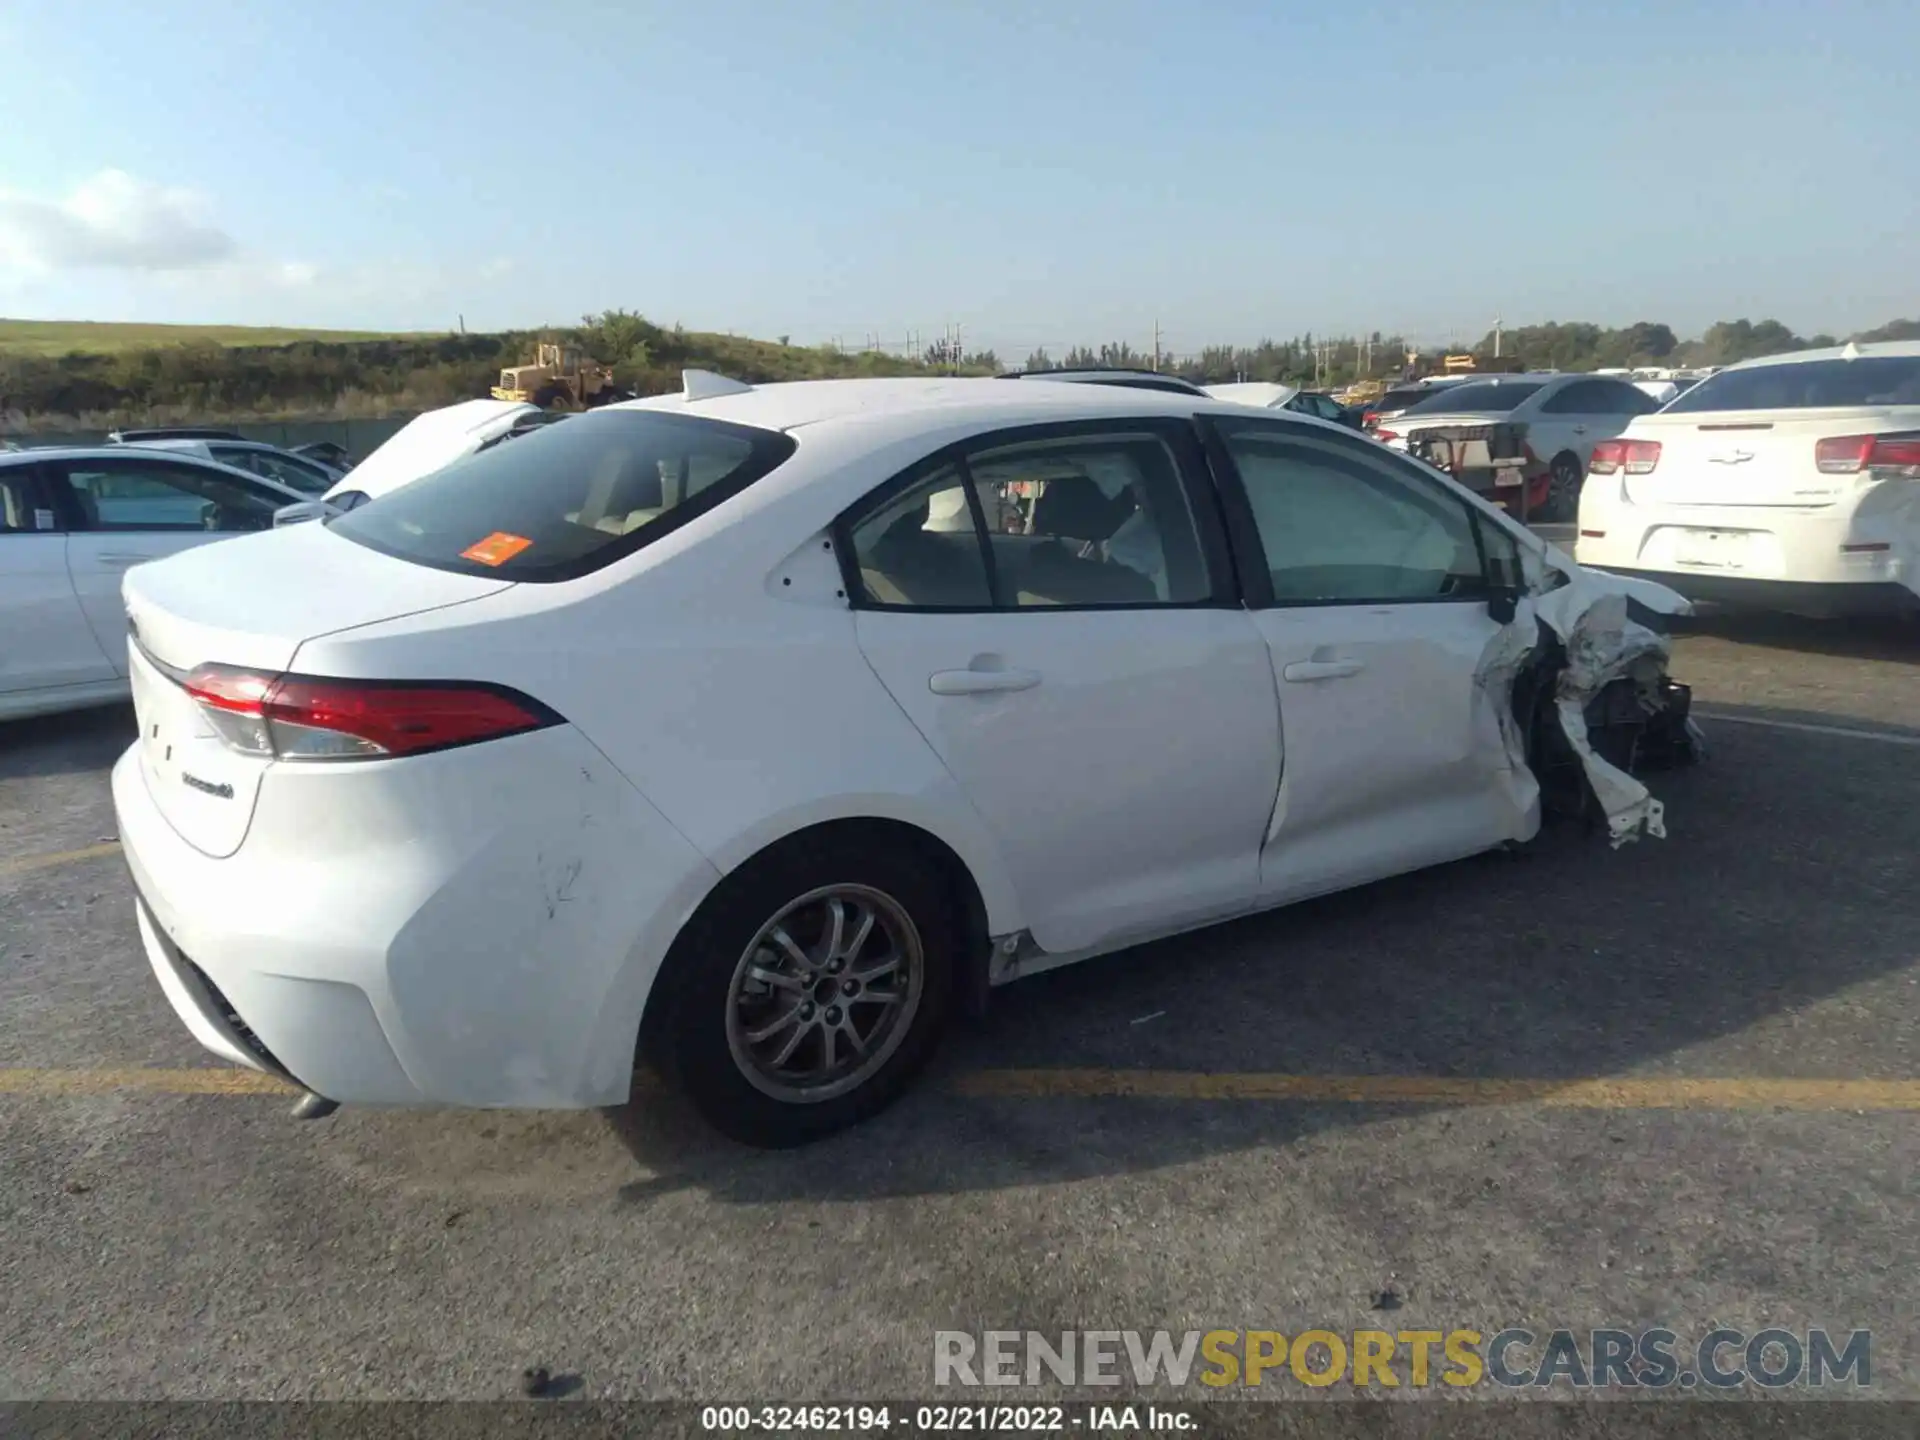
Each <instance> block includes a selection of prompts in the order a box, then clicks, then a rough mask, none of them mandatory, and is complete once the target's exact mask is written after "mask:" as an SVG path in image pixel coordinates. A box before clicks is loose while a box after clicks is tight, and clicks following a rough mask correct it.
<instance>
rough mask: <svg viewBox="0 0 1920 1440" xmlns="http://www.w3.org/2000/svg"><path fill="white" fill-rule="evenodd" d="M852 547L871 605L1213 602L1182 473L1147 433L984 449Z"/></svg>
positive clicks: (886, 513) (888, 510)
mask: <svg viewBox="0 0 1920 1440" xmlns="http://www.w3.org/2000/svg"><path fill="white" fill-rule="evenodd" d="M969 485H971V487H972V491H973V502H974V503H973V504H971V505H970V504H969V503H968V486H969ZM976 514H977V515H978V517H979V520H978V521H976V518H975V517H976ZM979 523H984V524H985V526H986V531H987V533H986V535H985V537H984V538H985V553H984V554H983V553H982V536H981V533H980V530H979ZM852 538H853V547H852V548H853V555H854V560H855V563H856V565H857V566H858V569H859V572H860V583H861V588H862V590H863V591H864V592H865V595H866V598H867V599H868V600H869V601H870V602H871V603H874V604H878V605H909V606H916V607H926V608H933V609H984V608H987V607H989V606H992V607H995V608H999V609H1031V608H1044V607H1060V606H1072V607H1107V606H1127V605H1188V604H1198V603H1201V602H1203V601H1206V600H1208V599H1209V598H1211V596H1212V594H1213V582H1212V580H1211V577H1210V575H1209V572H1208V569H1207V564H1206V561H1205V558H1204V556H1203V554H1202V550H1201V544H1200V538H1199V533H1198V529H1197V527H1196V524H1195V521H1194V516H1193V512H1192V510H1191V509H1190V507H1189V504H1188V498H1187V489H1186V485H1185V482H1184V481H1183V480H1182V478H1181V473H1180V466H1179V461H1178V459H1177V458H1176V456H1175V454H1174V452H1173V450H1172V449H1171V448H1170V447H1169V444H1168V442H1167V441H1166V440H1165V439H1163V438H1162V437H1161V436H1160V435H1159V434H1156V433H1154V432H1152V431H1140V432H1132V431H1116V432H1113V433H1101V434H1087V433H1084V432H1082V433H1075V434H1068V435H1052V436H1045V437H1033V438H1023V439H1021V440H1018V441H1014V442H1012V443H1007V444H1002V445H995V444H992V443H991V442H990V441H989V442H986V443H983V444H981V445H980V446H978V447H977V448H974V449H971V450H969V451H968V452H967V453H966V454H965V455H964V456H963V457H961V458H958V459H955V460H953V461H951V462H949V463H947V464H945V465H943V466H942V467H941V468H940V469H939V470H937V471H936V472H934V473H933V474H932V475H930V476H929V477H928V478H927V479H925V480H923V481H921V482H919V483H918V484H915V485H914V486H912V487H911V488H909V489H908V490H906V491H904V492H903V493H902V494H900V495H898V496H896V497H894V498H892V499H890V500H888V501H887V502H886V503H884V504H883V505H882V506H880V508H879V509H877V510H874V511H871V512H869V513H867V514H865V515H864V516H862V517H861V518H860V519H858V520H857V521H856V522H855V523H854V525H853V535H852ZM989 558H990V559H991V563H992V570H991V573H990V574H989V572H988V570H987V563H988V559H989Z"/></svg>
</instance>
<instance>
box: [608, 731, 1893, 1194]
mask: <svg viewBox="0 0 1920 1440" xmlns="http://www.w3.org/2000/svg"><path fill="white" fill-rule="evenodd" d="M1710 736H1711V740H1712V743H1713V752H1712V754H1713V758H1712V759H1711V760H1710V761H1709V762H1708V763H1707V764H1706V765H1703V766H1701V767H1699V768H1697V769H1693V770H1688V771H1682V772H1675V773H1668V774H1661V775H1656V776H1652V777H1650V781H1651V785H1652V788H1653V789H1654V791H1655V793H1656V794H1657V795H1659V796H1661V797H1662V798H1663V799H1664V800H1665V802H1666V804H1667V807H1668V810H1667V821H1666V823H1667V829H1668V838H1667V839H1665V840H1654V839H1643V840H1640V841H1638V842H1636V843H1633V844H1629V845H1626V846H1624V847H1622V848H1621V849H1619V850H1612V849H1609V847H1608V846H1607V844H1606V841H1605V838H1604V836H1603V835H1599V834H1593V833H1590V832H1585V831H1583V830H1582V828H1581V827H1579V826H1578V825H1574V824H1570V823H1568V822H1564V821H1563V822H1559V823H1556V824H1553V825H1551V826H1550V827H1549V828H1548V829H1547V830H1546V831H1544V832H1543V833H1542V835H1541V837H1540V838H1539V839H1538V840H1537V841H1536V842H1534V844H1533V845H1532V846H1530V847H1529V848H1528V849H1527V850H1526V851H1524V852H1522V853H1521V854H1519V855H1517V856H1509V855H1490V856H1484V857H1480V858H1478V859H1474V860H1468V861H1463V862H1460V863H1457V864H1453V865H1448V866H1442V867H1439V868H1436V869H1431V870H1426V871H1421V872H1418V873H1415V874H1412V875H1406V876H1402V877H1399V878H1397V879H1394V880H1389V881H1385V882H1382V883H1380V884H1376V885H1372V886H1368V887H1365V888H1363V889H1359V890H1354V891H1349V892H1346V893H1344V894H1340V895H1335V896H1330V897H1327V898H1324V899H1321V900H1316V901H1311V902H1307V903H1305V904H1301V905H1295V906H1291V907H1289V908H1287V909H1284V910H1279V911H1274V912H1270V913H1268V914H1265V915H1261V916H1256V917H1251V918H1248V919H1244V920H1239V921H1235V922H1232V923H1230V924H1227V925H1224V926H1219V927H1215V928H1213V929H1210V930H1206V931H1200V932H1195V933H1193V934H1190V935H1186V936H1181V937H1176V938H1174V939H1171V940H1167V941H1162V942H1158V943H1155V944H1151V945H1146V946H1141V947H1139V948H1137V949H1133V950H1130V951H1126V952H1123V953H1121V954H1118V955H1114V956H1110V957H1107V958H1105V959H1101V960H1095V961H1091V962H1088V963H1086V964H1084V965H1078V966H1074V967H1071V968H1068V969H1065V970H1060V971H1056V972H1053V973H1051V974H1046V975H1041V976H1037V977H1035V978H1033V979H1030V980H1026V981H1022V982H1019V983H1017V984H1015V985H1012V986H1009V987H1007V988H1005V989H1003V990H1000V991H997V992H996V993H995V995H994V997H993V1004H992V1008H991V1012H990V1014H989V1015H988V1017H987V1018H986V1019H985V1020H984V1021H983V1022H981V1023H979V1024H976V1025H968V1026H963V1027H961V1028H959V1029H957V1030H956V1031H955V1032H954V1033H953V1034H951V1035H950V1036H949V1037H948V1042H947V1044H946V1046H945V1047H944V1049H943V1052H942V1054H941V1056H940V1057H939V1059H938V1061H937V1063H936V1065H935V1066H934V1068H933V1069H932V1070H931V1071H930V1073H928V1074H927V1075H926V1076H924V1077H923V1078H922V1080H921V1082H920V1083H919V1085H918V1086H917V1087H916V1088H915V1089H914V1091H913V1092H911V1093H910V1094H908V1095H907V1096H906V1097H905V1098H904V1099H903V1100H902V1101H901V1102H900V1103H899V1104H897V1105H896V1106H894V1107H893V1108H892V1109H891V1110H889V1111H888V1112H886V1113H885V1114H883V1115H881V1116H880V1117H878V1118H877V1119H875V1120H873V1121H871V1122H869V1123H867V1124H866V1125H863V1126H861V1127H858V1128H857V1129H855V1130H853V1131H850V1132H847V1133H845V1134H843V1135H840V1136H837V1137H835V1138H833V1139H831V1140H828V1141H825V1142H822V1143H820V1144H817V1145H814V1146H812V1147H809V1148H807V1149H805V1150H797V1151H787V1152H774V1153H759V1152H753V1151H748V1150H744V1149H741V1148H739V1147H736V1146H733V1145H731V1144H729V1143H728V1142H726V1141H723V1140H720V1139H718V1138H716V1137H715V1136H713V1134H712V1133H711V1132H710V1131H708V1130H706V1129H705V1127H704V1126H703V1125H702V1124H701V1123H700V1122H699V1121H698V1120H697V1119H696V1118H694V1117H692V1116H691V1115H690V1114H689V1113H688V1112H687V1110H686V1108H685V1107H684V1105H683V1104H682V1103H681V1102H679V1101H677V1100H671V1099H667V1098H665V1097H662V1096H659V1095H656V1094H647V1095H643V1096H641V1097H639V1098H638V1099H637V1100H636V1101H635V1102H634V1103H632V1104H630V1105H628V1106H626V1107H624V1108H622V1109H621V1110H618V1111H612V1112H608V1113H609V1116H610V1119H611V1121H612V1127H613V1131H614V1133H615V1134H616V1135H617V1136H618V1137H619V1139H620V1141H621V1143H622V1144H623V1145H624V1146H625V1147H626V1149H627V1151H628V1152H629V1153H630V1154H631V1155H632V1156H633V1157H634V1159H635V1160H636V1161H637V1162H638V1163H639V1165H640V1166H641V1167H642V1170H643V1171H644V1172H646V1173H645V1174H644V1175H642V1176H638V1177H636V1178H635V1179H634V1180H633V1181H632V1182H631V1183H628V1184H626V1185H624V1186H622V1187H621V1190H620V1198H621V1199H622V1200H623V1201H624V1202H626V1203H629V1204H635V1205H645V1204H647V1203H649V1202H650V1201H651V1200H652V1199H654V1198H656V1197H659V1196H661V1195H663V1194H667V1193H671V1192H673V1191H677V1190H682V1189H687V1188H697V1189H699V1190H701V1191H704V1192H706V1193H708V1194H710V1195H712V1196H714V1197H715V1198H718V1199H721V1200H723V1201H729V1202H735V1203H740V1204H764V1203H771V1202H773V1201H776V1200H792V1199H795V1198H806V1197H812V1198H816V1199H819V1200H822V1201H851V1200H875V1199H883V1198H887V1197H898V1196H908V1195H925V1194H942V1193H963V1192H972V1191H982V1190H1001V1189H1010V1188H1018V1187H1033V1186H1046V1185H1058V1184H1060V1183H1062V1182H1069V1181H1073V1180H1078V1179H1084V1178H1088V1177H1092V1176H1105V1175H1118V1174H1126V1173H1133V1172H1141V1171H1148V1170H1157V1169H1163V1168H1166V1167H1170V1166H1177V1165H1182V1164H1186V1163H1189V1162H1195V1161H1201V1160H1204V1159H1206V1158H1208V1157H1210V1156H1213V1155H1218V1154H1222V1153H1229V1152H1241V1151H1248V1150H1253V1149H1266V1150H1269V1151H1272V1152H1274V1153H1275V1154H1276V1156H1277V1157H1278V1156H1280V1155H1281V1152H1284V1151H1285V1150H1286V1148H1287V1147H1288V1146H1289V1145H1290V1144H1292V1143H1293V1142H1295V1141H1297V1140H1299V1139H1301V1138H1303V1137H1306V1136H1309V1135H1313V1134H1316V1133H1318V1132H1323V1131H1328V1130H1332V1129H1336V1128H1341V1127H1357V1126H1364V1125H1368V1124H1372V1123H1375V1122H1377V1121H1380V1120H1381V1119H1383V1118H1385V1117H1387V1116H1390V1115H1392V1114H1395V1113H1402V1112H1403V1111H1404V1107H1398V1108H1395V1107H1385V1106H1379V1105H1341V1104H1320V1103H1312V1104H1308V1103H1294V1102H1285V1103H1282V1102H1271V1101H1239V1100H1205V1101H1173V1100H1141V1099H1130V1098H1079V1097H1076V1096H1074V1095H1072V1094H1067V1093H1062V1094H1060V1095H1057V1096H1053V1095H1041V1096H1040V1097H1038V1098H1035V1097H1032V1096H1026V1097H1022V1098H1000V1097H994V1098H978V1097H975V1096H970V1095H967V1094H963V1093H960V1091H961V1090H962V1089H964V1088H965V1077H966V1076H968V1075H969V1074H973V1073H975V1072H980V1071H999V1070H1007V1069H1019V1070H1023V1071H1025V1070H1035V1069H1048V1068H1060V1069H1078V1070H1081V1071H1093V1072H1101V1073H1105V1072H1113V1071H1127V1070H1141V1069H1146V1070H1175V1071H1183V1072H1193V1071H1199V1072H1208V1073H1236V1074H1284V1075H1340V1076H1346V1075H1391V1076H1438V1077H1491V1078H1528V1079H1549V1080H1551V1079H1567V1080H1575V1079H1580V1078H1586V1077H1593V1076H1617V1075H1621V1074H1626V1073H1640V1074H1656V1075H1657V1074H1688V1075H1704V1076H1738V1077H1748V1076H1769V1075H1772V1076H1796V1075H1797V1076H1818V1077H1823V1078H1824V1077H1828V1076H1834V1077H1837V1078H1888V1077H1900V1078H1905V1077H1906V1076H1907V1074H1908V1072H1910V1071H1911V1068H1912V1057H1911V1056H1910V1055H1906V1054H1902V1053H1901V1050H1900V1045H1901V1041H1900V1040H1899V1038H1898V1035H1897V1034H1895V1033H1890V1032H1888V1031H1886V1030H1884V1029H1883V1028H1881V1027H1874V1026H1870V1025H1862V1024H1860V1023H1859V1022H1858V1020H1857V1018H1856V1019H1855V1021H1854V1022H1853V1023H1851V1024H1849V1022H1848V1020H1847V1018H1846V1016H1847V1012H1848V1011H1849V1009H1850V1007H1849V1006H1847V1005H1844V1004H1843V1005H1830V1006H1823V1005H1822V1004H1821V1002H1823V1001H1827V1000H1829V999H1830V998H1831V997H1834V996H1836V995H1838V994H1839V993H1840V992H1842V991H1846V990H1849V989H1850V988H1853V987H1858V986H1863V985H1868V984H1870V983H1871V982H1874V981H1875V980H1877V979H1880V978H1882V977H1887V976H1890V975H1895V974H1897V973H1899V972H1901V971H1903V970H1908V969H1911V968H1912V967H1913V966H1914V965H1915V963H1916V955H1915V952H1914V949H1913V944H1912V937H1913V936H1914V935H1915V934H1917V933H1920V892H1916V891H1915V889H1914V887H1913V886H1912V884H1911V878H1912V861H1911V856H1912V854H1913V852H1914V850H1915V849H1916V847H1920V757H1916V756H1914V755H1913V754H1912V753H1911V752H1909V751H1908V750H1905V749H1902V748H1896V747H1890V746H1885V745H1876V744H1872V743H1868V742H1862V741H1858V740H1853V739H1847V738H1836V737H1822V738H1820V739H1818V740H1817V741H1814V740H1813V739H1812V737H1808V736H1805V735H1802V734H1798V733H1794V732H1783V731H1778V730H1769V729H1763V728H1760V727H1754V726H1734V725H1725V726H1721V727H1718V728H1717V729H1711V730H1710ZM1789 1041H1790V1043H1789ZM1876 1047H1880V1048H1876ZM1437 1108H1439V1107H1429V1113H1430V1112H1431V1110H1432V1109H1437ZM1489 1163H1496V1162H1495V1161H1493V1160H1490V1162H1489ZM1196 1186H1197V1187H1199V1189H1204V1182H1203V1181H1200V1180H1196Z"/></svg>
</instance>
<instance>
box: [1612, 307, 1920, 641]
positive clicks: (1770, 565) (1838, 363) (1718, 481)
mask: <svg viewBox="0 0 1920 1440" xmlns="http://www.w3.org/2000/svg"><path fill="white" fill-rule="evenodd" d="M1579 528H1580V534H1579V539H1578V541H1577V546H1578V554H1579V557H1580V559H1581V561H1582V562H1583V563H1586V564H1591V565H1596V566H1603V567H1605V568H1606V569H1607V570H1611V571H1619V572H1624V573H1628V574H1637V575H1645V576H1651V577H1654V578H1657V579H1659V580H1661V581H1664V582H1665V583H1666V584H1668V585H1670V586H1672V587H1673V588H1675V589H1677V590H1680V591H1683V592H1684V593H1686V594H1687V595H1689V596H1691V597H1693V598H1696V599H1700V600H1709V601H1721V602H1730V603H1734V604H1744V605H1753V606H1760V607H1765V608H1772V609H1779V610H1787V611H1795V612H1799V613H1802V614H1807V615H1815V616H1833V615H1849V614H1859V613H1864V612H1876V611H1877V612H1906V613H1914V612H1916V611H1920V343H1916V342H1914V341H1894V342H1888V343H1885V344H1872V345H1847V346H1843V347H1840V348H1837V349H1830V350H1803V351H1800V352H1798V353H1797V354H1792V355H1773V356H1769V357H1768V358H1766V359H1764V360H1748V361H1746V362H1744V363H1742V364H1739V365H1730V366H1728V367H1727V368H1726V369H1724V370H1721V371H1719V372H1718V373H1717V374H1714V375H1711V376H1709V377H1708V378H1707V379H1705V380H1703V381H1701V382H1700V383H1699V384H1698V385H1696V386H1695V387H1694V388H1693V389H1691V390H1688V391H1687V392H1686V393H1685V394H1683V395H1681V396H1680V397H1679V398H1678V399H1676V400H1675V401H1673V402H1672V403H1671V404H1669V405H1668V406H1667V407H1666V408H1665V409H1663V410H1661V411H1660V412H1659V413H1658V414H1657V415H1648V416H1644V417H1643V418H1641V419H1638V420H1635V421H1634V422H1633V423H1632V424H1631V425H1630V426H1628V427H1627V429H1626V430H1625V431H1624V432H1623V433H1622V434H1621V435H1620V436H1619V438H1617V439H1615V440H1612V441H1609V442H1606V443H1604V444H1601V445H1596V446H1595V447H1594V450H1593V459H1592V478H1591V479H1589V481H1588V482H1587V486H1586V489H1585V490H1584V491H1583V492H1582V494H1581V497H1580V527H1579Z"/></svg>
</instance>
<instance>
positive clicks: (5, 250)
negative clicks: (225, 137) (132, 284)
mask: <svg viewBox="0 0 1920 1440" xmlns="http://www.w3.org/2000/svg"><path fill="white" fill-rule="evenodd" d="M239 250H240V246H239V243H238V242H237V241H236V240H235V239H234V238H233V236H231V235H229V234H228V233H227V232H226V231H224V230H222V229H220V228H219V227H218V226H217V225H215V224H213V223H212V221H211V220H210V219H209V217H208V215H207V206H206V202H205V200H204V199H203V198H202V197H201V196H200V195H198V194H197V193H195V192H194V191H191V190H183V189H179V188H176V187H171V186H164V185H156V184H154V183H153V182H151V181H148V180H141V179H137V178H136V177H134V176H132V175H129V174H127V173H126V172H125V171H123V170H102V171H101V172H100V173H99V174H97V175H95V176H93V177H92V178H91V179H88V180H86V181H83V182H82V183H81V184H80V185H79V186H77V187H76V188H75V189H74V191H73V193H72V194H71V195H69V196H67V198H66V199H64V200H45V199H40V198H38V197H35V196H31V195H19V194H13V193H8V192H0V267H6V268H11V269H17V270H27V271H37V272H46V271H51V270H83V269H109V270H139V271H149V272H152V271H165V270H195V269H201V268H204V267H206V266H210V265H218V264H221V263H222V262H224V261H228V260H231V259H233V258H235V257H236V256H237V255H238V254H239Z"/></svg>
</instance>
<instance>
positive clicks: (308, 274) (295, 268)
mask: <svg viewBox="0 0 1920 1440" xmlns="http://www.w3.org/2000/svg"><path fill="white" fill-rule="evenodd" d="M274 275H275V278H276V279H278V280H279V282H280V283H281V284H282V285H285V286H287V287H289V288H290V289H296V290H304V289H305V288H306V287H307V286H309V285H311V284H313V282H314V281H315V280H317V279H318V278H319V277H320V268H319V267H318V266H317V265H309V264H307V263H306V262H305V261H304V260H283V261H281V262H280V264H279V265H278V266H277V267H276V268H275V271H274Z"/></svg>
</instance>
